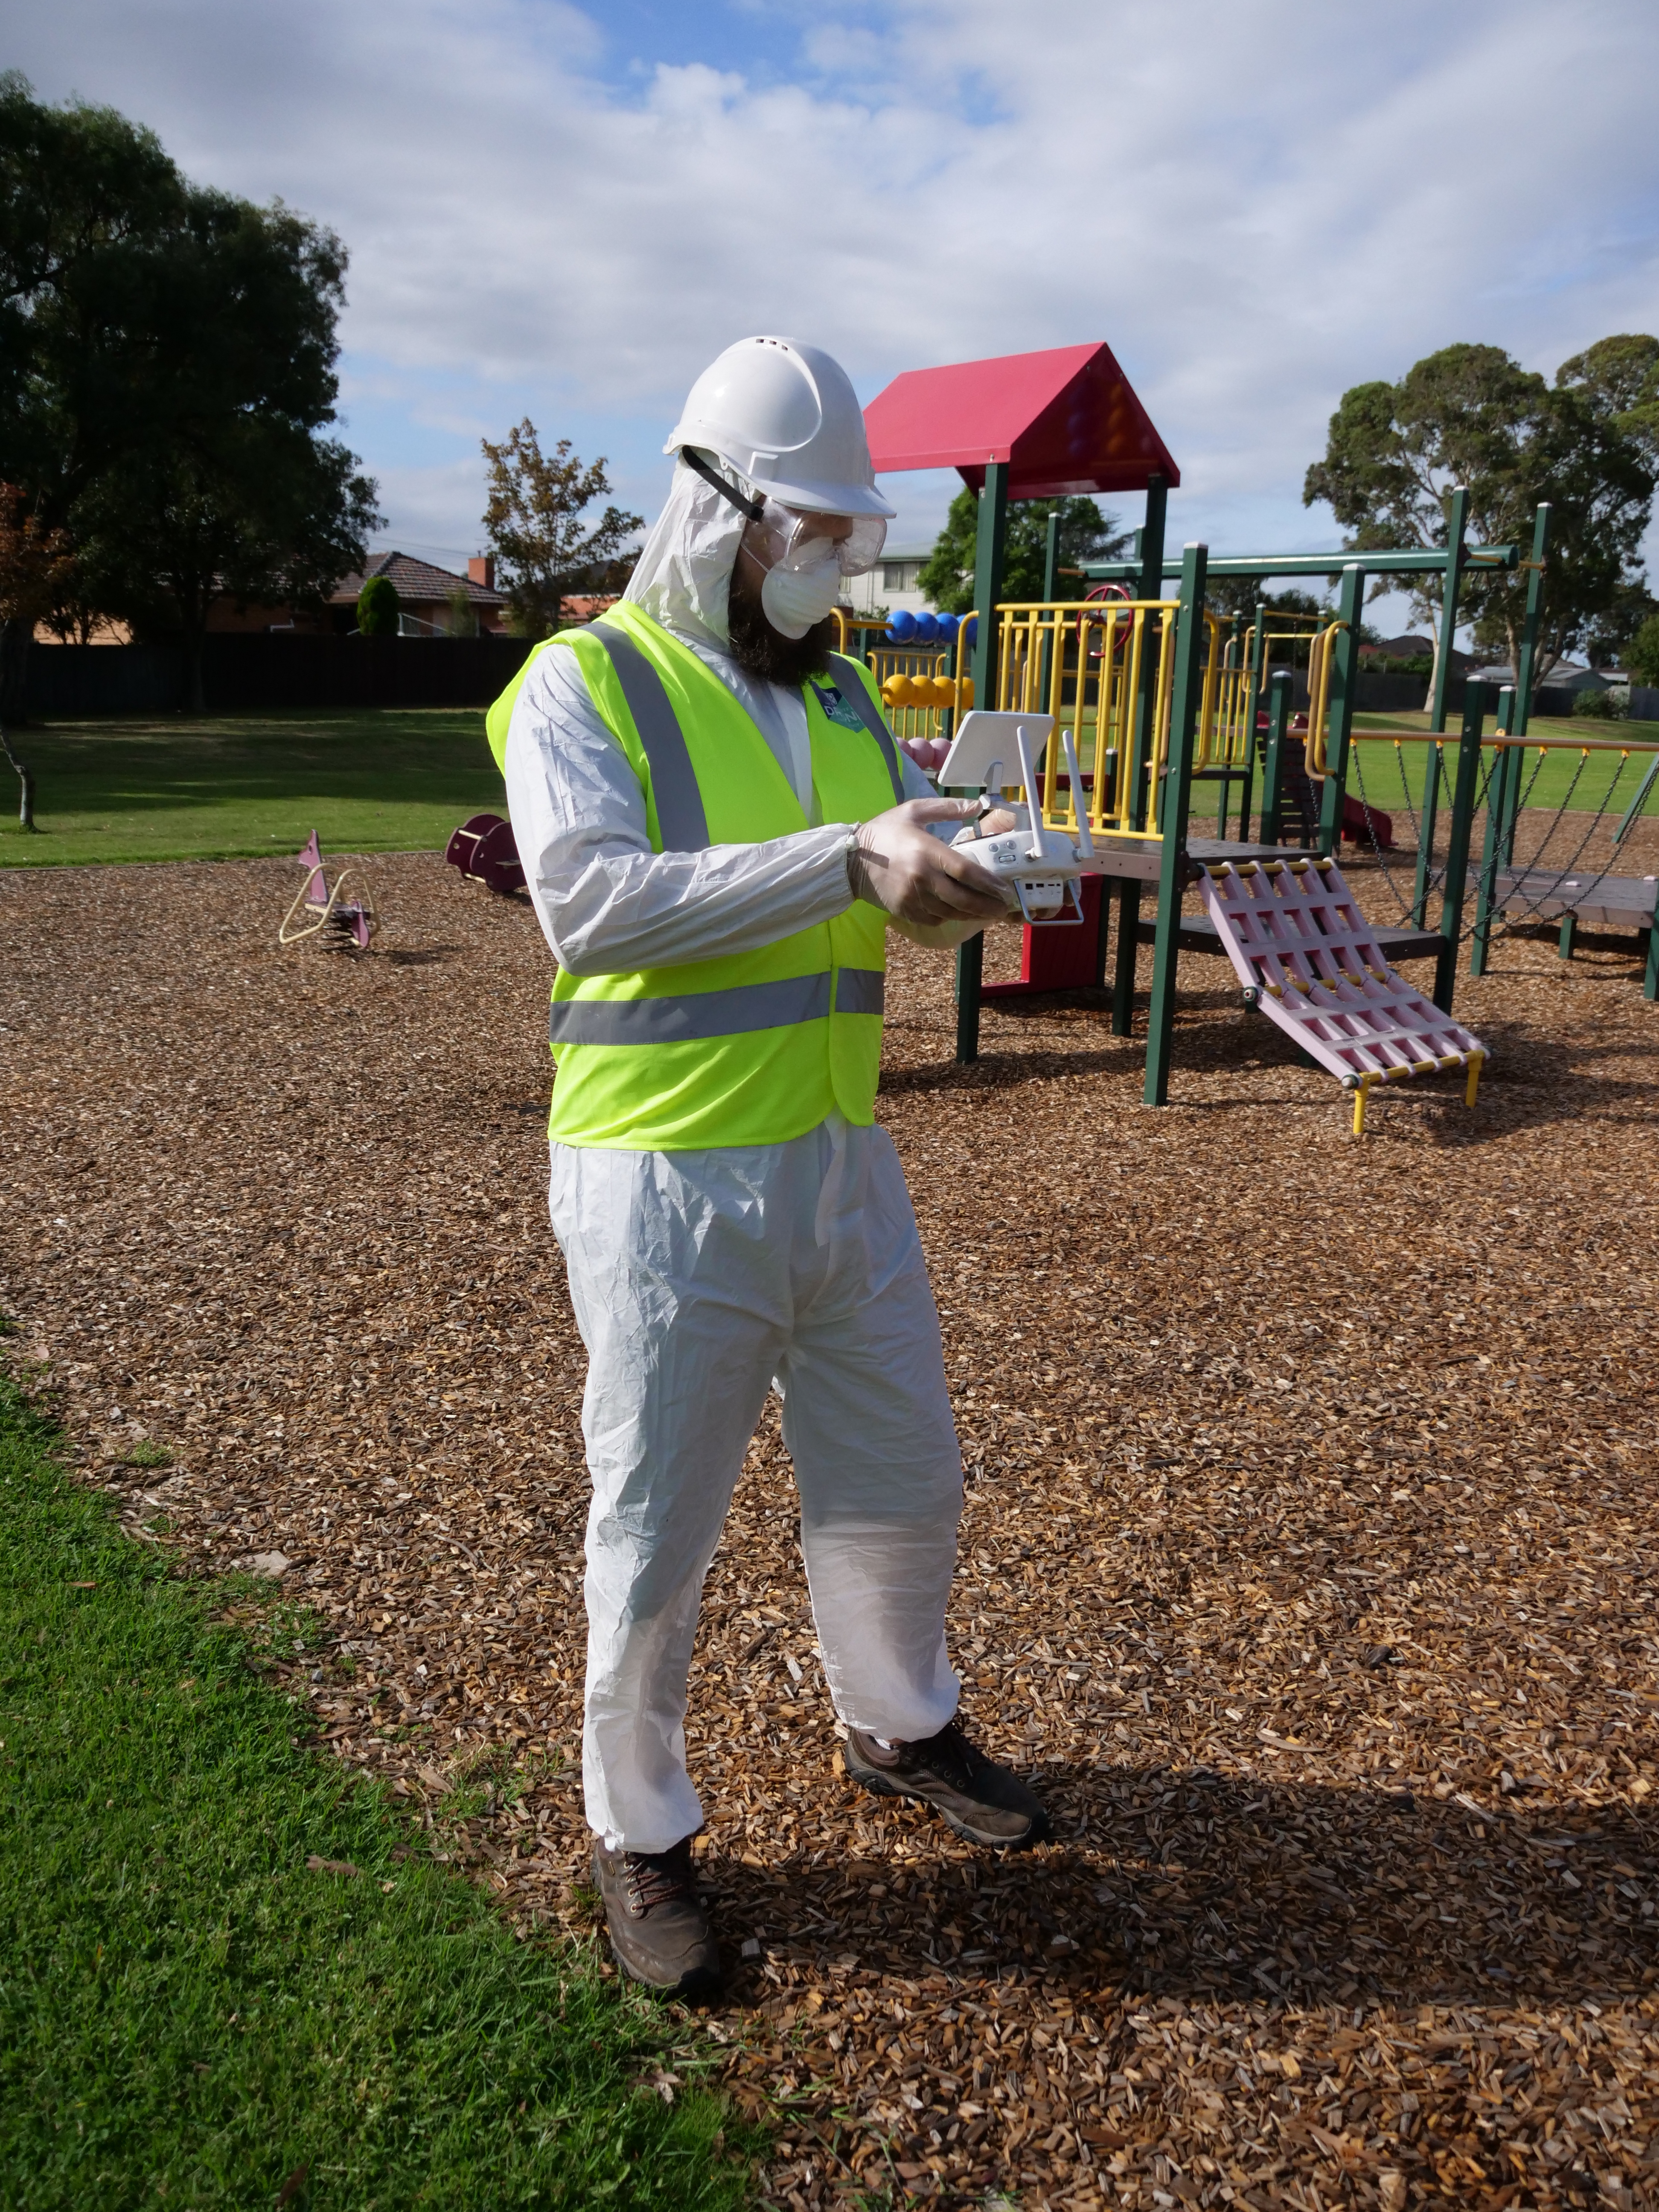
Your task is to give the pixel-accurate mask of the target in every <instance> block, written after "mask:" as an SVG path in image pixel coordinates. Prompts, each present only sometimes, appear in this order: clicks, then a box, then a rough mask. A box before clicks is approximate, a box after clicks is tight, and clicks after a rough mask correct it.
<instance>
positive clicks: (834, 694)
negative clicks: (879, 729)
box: [812, 684, 864, 730]
mask: <svg viewBox="0 0 1659 2212" xmlns="http://www.w3.org/2000/svg"><path fill="white" fill-rule="evenodd" d="M812 689H813V690H814V691H815V692H816V693H817V702H818V704H819V706H820V707H822V708H823V711H824V713H825V714H827V715H828V716H829V720H831V721H832V722H834V723H836V725H837V726H839V727H840V728H842V729H843V730H861V729H862V728H863V727H864V724H863V722H862V721H861V720H860V717H859V714H858V713H857V710H856V709H855V708H852V707H849V706H848V703H847V702H846V700H845V699H843V698H842V696H841V691H840V690H839V688H838V687H837V686H836V684H814V685H813V686H812Z"/></svg>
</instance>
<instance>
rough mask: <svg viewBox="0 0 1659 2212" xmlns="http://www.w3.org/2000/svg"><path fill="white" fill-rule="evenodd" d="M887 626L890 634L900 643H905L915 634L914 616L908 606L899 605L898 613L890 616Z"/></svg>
mask: <svg viewBox="0 0 1659 2212" xmlns="http://www.w3.org/2000/svg"><path fill="white" fill-rule="evenodd" d="M887 628H888V631H889V634H890V635H891V636H893V637H896V638H897V640H898V641H899V643H900V644H901V645H905V644H908V642H909V641H910V640H911V639H912V638H913V637H914V636H915V634H916V618H915V616H914V615H913V614H912V613H911V611H910V610H909V608H908V607H901V608H900V610H899V611H898V613H897V614H896V615H894V616H892V617H890V620H889V622H888V624H887Z"/></svg>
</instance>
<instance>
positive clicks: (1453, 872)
mask: <svg viewBox="0 0 1659 2212" xmlns="http://www.w3.org/2000/svg"><path fill="white" fill-rule="evenodd" d="M1485 722H1486V685H1485V684H1474V683H1471V684H1468V686H1467V687H1466V689H1465V690H1464V694H1463V728H1462V734H1461V735H1460V736H1459V738H1458V740H1457V769H1456V772H1455V776H1454V779H1453V782H1452V812H1451V835H1450V837H1449V840H1448V842H1447V851H1446V883H1445V893H1444V896H1443V899H1442V901H1441V907H1440V934H1441V936H1442V937H1443V939H1445V942H1444V944H1443V945H1442V946H1441V948H1440V951H1439V953H1438V955H1437V958H1436V960H1435V963H1434V1003H1435V1004H1436V1006H1438V1007H1439V1009H1440V1011H1441V1012H1442V1013H1443V1014H1449V1013H1450V1012H1451V1010H1452V991H1453V988H1454V987H1455V984H1456V981H1457V940H1458V939H1459V938H1460V937H1461V936H1462V933H1463V902H1464V900H1465V899H1466V898H1467V897H1468V888H1469V886H1468V873H1469V833H1470V831H1471V829H1473V827H1474V823H1473V819H1472V817H1473V816H1474V794H1475V793H1476V791H1477V790H1478V789H1479V787H1480V738H1481V732H1482V729H1483V726H1484V725H1485Z"/></svg>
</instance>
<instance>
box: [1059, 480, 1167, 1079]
mask: <svg viewBox="0 0 1659 2212" xmlns="http://www.w3.org/2000/svg"><path fill="white" fill-rule="evenodd" d="M1169 505H1170V486H1169V482H1168V479H1167V478H1166V477H1161V476H1150V477H1147V479H1146V526H1145V527H1144V528H1143V529H1141V530H1140V531H1139V532H1137V533H1136V534H1137V539H1138V544H1137V548H1136V550H1137V551H1138V552H1139V556H1140V574H1139V577H1138V578H1137V579H1136V581H1135V597H1136V598H1137V599H1159V598H1161V597H1162V596H1163V583H1164V521H1165V519H1166V517H1167V515H1168V513H1169ZM1082 680H1083V677H1082V671H1081V670H1079V674H1078V681H1079V683H1081V682H1082ZM1157 702H1158V669H1157V666H1156V665H1155V662H1154V659H1153V656H1152V654H1151V653H1146V652H1144V651H1143V653H1141V656H1140V683H1139V689H1138V690H1137V691H1136V694H1135V719H1134V736H1133V742H1132V743H1131V745H1130V748H1129V758H1128V762H1127V769H1126V773H1127V776H1128V781H1127V783H1126V784H1125V785H1124V787H1123V788H1124V791H1125V793H1127V802H1128V815H1127V819H1128V823H1129V826H1130V827H1131V828H1132V829H1141V828H1144V827H1145V824H1146V773H1147V767H1148V763H1150V761H1151V758H1152V712H1153V709H1154V708H1155V707H1156V705H1157ZM1121 1034H1122V1035H1123V1036H1127V1035H1128V1031H1127V1030H1123V1031H1122V1032H1121Z"/></svg>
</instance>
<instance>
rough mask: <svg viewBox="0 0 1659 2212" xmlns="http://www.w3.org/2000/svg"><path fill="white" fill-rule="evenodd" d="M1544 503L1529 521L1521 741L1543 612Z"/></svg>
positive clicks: (1518, 694)
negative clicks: (1530, 521)
mask: <svg viewBox="0 0 1659 2212" xmlns="http://www.w3.org/2000/svg"><path fill="white" fill-rule="evenodd" d="M1549 537H1550V511H1549V507H1548V505H1547V504H1545V505H1544V506H1541V507H1538V508H1537V509H1536V510H1535V511H1534V514H1533V518H1532V558H1531V560H1530V561H1529V562H1528V564H1527V612H1526V618H1525V620H1524V621H1523V623H1522V627H1521V658H1520V660H1519V662H1518V663H1517V665H1516V671H1515V713H1516V717H1517V719H1516V723H1515V735H1516V737H1517V738H1524V737H1525V736H1526V734H1527V730H1528V726H1529V723H1530V720H1531V715H1532V671H1533V664H1534V661H1535V660H1536V659H1537V658H1538V626H1539V622H1540V619H1541V617H1542V614H1543V611H1544V548H1545V547H1546V546H1547V544H1549Z"/></svg>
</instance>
